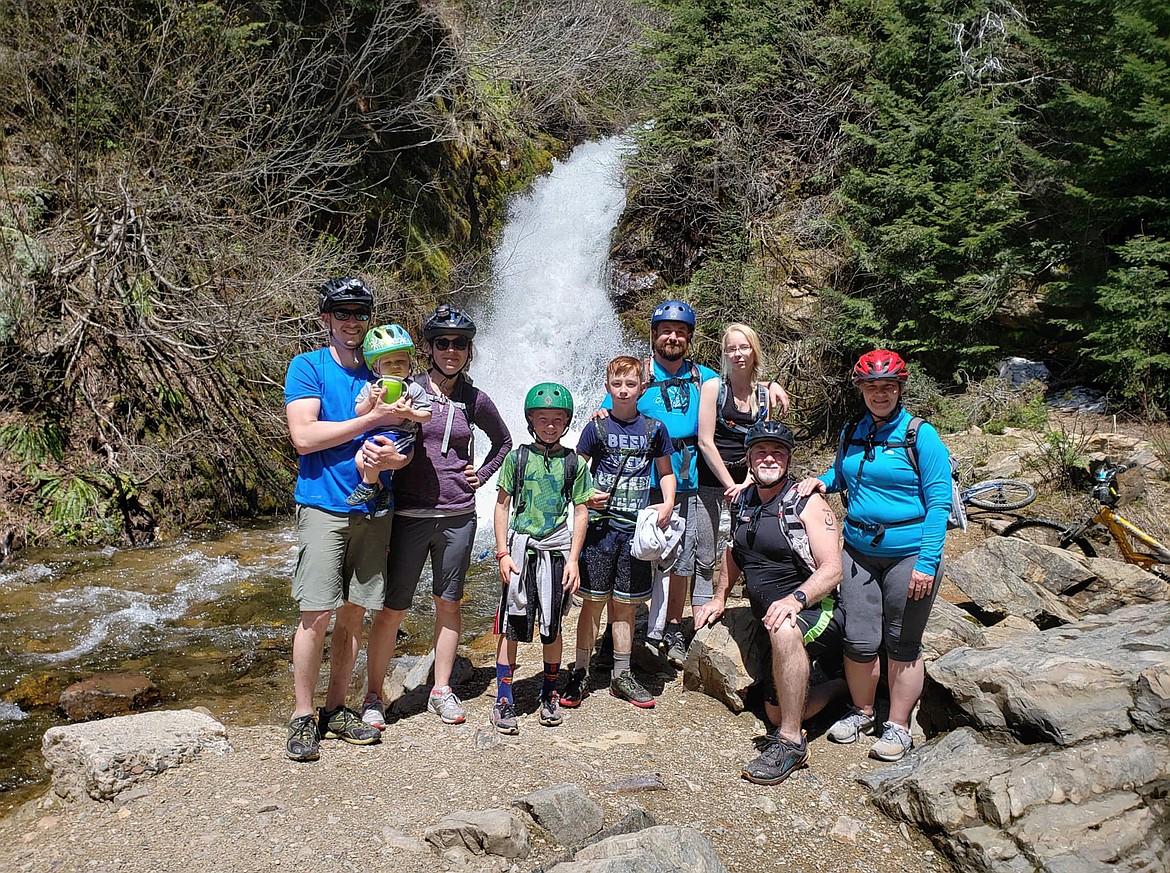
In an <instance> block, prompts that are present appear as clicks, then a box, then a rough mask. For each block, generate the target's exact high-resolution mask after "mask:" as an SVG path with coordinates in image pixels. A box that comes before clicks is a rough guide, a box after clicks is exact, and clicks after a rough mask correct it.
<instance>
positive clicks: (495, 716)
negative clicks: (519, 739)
mask: <svg viewBox="0 0 1170 873" xmlns="http://www.w3.org/2000/svg"><path fill="white" fill-rule="evenodd" d="M492 724H493V725H495V727H496V731H497V733H501V734H518V733H520V720H519V719H518V718H517V717H516V707H515V706H513V705H512V701H510V700H504V698H502V697H501V698H500V699H499V700H497V701H496V705H495V706H493V707H492Z"/></svg>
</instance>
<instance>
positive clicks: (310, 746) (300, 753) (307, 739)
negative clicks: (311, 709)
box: [284, 715, 321, 761]
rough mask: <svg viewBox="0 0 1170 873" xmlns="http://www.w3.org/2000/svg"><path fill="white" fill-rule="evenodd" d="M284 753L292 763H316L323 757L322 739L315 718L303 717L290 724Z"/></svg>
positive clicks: (310, 716)
mask: <svg viewBox="0 0 1170 873" xmlns="http://www.w3.org/2000/svg"><path fill="white" fill-rule="evenodd" d="M284 753H285V754H286V755H288V757H289V760H292V761H316V760H317V759H318V758H320V757H321V737H320V735H319V734H318V733H317V719H316V718H315V717H314V716H312V715H301V716H298V717H297V718H294V719H293V720H292V721H290V722H289V723H288V739H287V740H285V743H284Z"/></svg>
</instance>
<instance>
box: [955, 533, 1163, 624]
mask: <svg viewBox="0 0 1170 873" xmlns="http://www.w3.org/2000/svg"><path fill="white" fill-rule="evenodd" d="M946 573H947V577H948V578H949V579H950V580H951V581H952V582H953V583H954V584H955V585H957V586H958V587H959V588H960V589H961V590H962V592H963V593H964V594H966V595H967V597H969V598H970V599H971V602H972V603H974V604H975V606H976V607H977V608H978V609H979V611H980V612H981V613H982V614H983V615H984V616H985V617H986V618H987V619H988V621H989V623H992V624H994V623H996V622H998V621H1001V620H1003V619H1004V618H1007V617H1008V616H1015V617H1017V618H1025V619H1028V620H1029V621H1032V622H1034V623H1036V624H1038V625H1040V626H1041V627H1053V626H1055V625H1059V624H1067V623H1068V622H1070V621H1075V620H1076V619H1078V618H1080V617H1081V616H1084V615H1088V614H1091V613H1105V612H1112V611H1113V610H1115V609H1117V608H1119V607H1122V606H1129V605H1132V604H1137V603H1155V602H1160V601H1166V600H1170V585H1167V584H1166V582H1165V580H1163V579H1160V578H1158V577H1157V576H1155V575H1153V574H1152V573H1147V572H1146V571H1145V570H1142V569H1141V568H1139V567H1136V566H1134V565H1132V564H1126V563H1122V562H1121V561H1114V560H1111V559H1109V558H1086V557H1085V556H1084V555H1081V554H1079V553H1078V552H1073V551H1070V550H1068V549H1056V548H1052V547H1051V546H1045V545H1041V544H1040V543H1033V542H1030V541H1028V540H1025V539H1021V538H1020V537H988V538H987V539H986V540H984V541H983V543H982V544H980V545H979V546H977V547H976V548H974V549H972V550H971V551H969V552H967V553H966V554H964V555H962V556H961V557H959V558H958V559H957V560H956V561H954V562H952V563H951V564H950V565H949V566H948V567H947V570H946Z"/></svg>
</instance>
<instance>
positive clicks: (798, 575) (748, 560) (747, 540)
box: [731, 489, 808, 597]
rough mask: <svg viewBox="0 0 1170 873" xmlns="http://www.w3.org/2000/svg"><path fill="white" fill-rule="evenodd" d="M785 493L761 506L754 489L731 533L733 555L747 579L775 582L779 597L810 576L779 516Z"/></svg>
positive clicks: (766, 583)
mask: <svg viewBox="0 0 1170 873" xmlns="http://www.w3.org/2000/svg"><path fill="white" fill-rule="evenodd" d="M783 494H784V489H781V491H780V493H779V494H777V495H776V496H775V497H773V498H772V499H771V500H769V501H768V502H767V503H765V504H764V505H762V506H761V505H760V498H759V495H758V494H757V493H756V492H755V490H754V489H753V490H752V492H751V495H752V497H751V500H750V502H749V503H748V504H747V505H746V506H745V507H744V508H743V512H742V513H740V514H739V516H738V517H736V518H733V519H732V525H733V527H734V531H733V532H732V535H731V553H732V557H733V558H734V559H735V563H736V564H738V565H739V568H740V569H741V570H743V575H744V579H745V580H746V581H747V582H748V584H749V585H751V587H752V588H757V589H759V588H765V587H770V586H775V590H776V592H778V593H777V596H778V597H786V596H787V595H789V594H791V593H792V592H793V591H795V590H796V589H797V588H799V587H800V585H801V583H802V582H804V580H805V579H807V578H808V573H807V572H806V571H805V570H804V569H803V562H802V561H801V560H800V559H799V558H798V557H797V556H796V554H795V553H794V552H793V550H792V543H791V542H790V541H789V539H788V537H787V536H785V535H784V530H783V529H782V528H781V526H780V519H779V517H778V516H777V513H778V512H780V509H781V504H780V498H781V497H782V496H783ZM733 509H734V508H733Z"/></svg>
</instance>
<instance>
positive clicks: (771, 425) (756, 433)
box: [743, 421, 796, 452]
mask: <svg viewBox="0 0 1170 873" xmlns="http://www.w3.org/2000/svg"><path fill="white" fill-rule="evenodd" d="M765 441H766V442H773V443H780V444H782V445H785V446H787V447H788V451H790V452H791V451H792V450H793V449H794V448H796V435H795V434H794V433H793V432H792V429H791V428H790V427H788V425H786V424H783V423H782V422H779V421H757V422H756V423H755V424H753V425H752V426H751V429H750V430H748V432H747V436H745V437H744V438H743V445H744V448H747V449H751V447H752V445H753V444H754V443H762V442H765Z"/></svg>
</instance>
